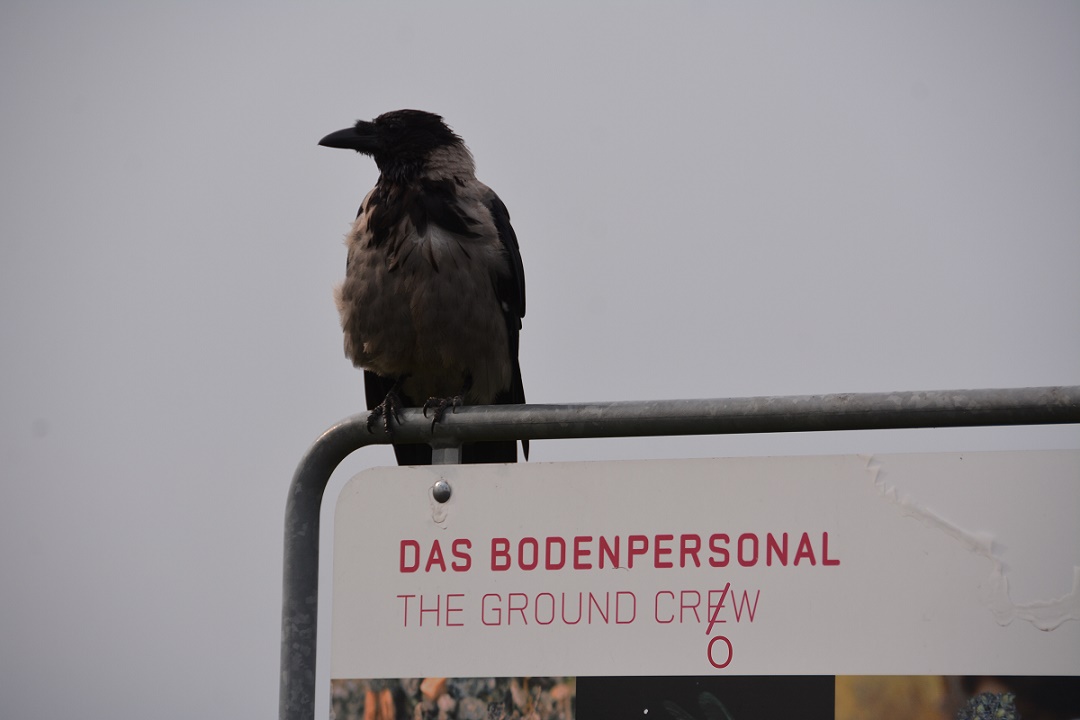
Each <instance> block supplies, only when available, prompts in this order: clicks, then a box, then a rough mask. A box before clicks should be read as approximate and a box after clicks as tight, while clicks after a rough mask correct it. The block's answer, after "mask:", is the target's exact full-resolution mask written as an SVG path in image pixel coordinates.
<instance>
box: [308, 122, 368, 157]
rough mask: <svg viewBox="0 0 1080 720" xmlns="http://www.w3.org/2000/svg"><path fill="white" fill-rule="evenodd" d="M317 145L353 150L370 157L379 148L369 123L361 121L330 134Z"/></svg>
mask: <svg viewBox="0 0 1080 720" xmlns="http://www.w3.org/2000/svg"><path fill="white" fill-rule="evenodd" d="M319 144H320V145H322V146H323V147H331V148H342V149H343V150H355V151H357V152H362V153H365V154H367V155H371V154H373V153H374V152H375V151H376V150H378V148H379V138H378V136H377V134H376V133H375V128H374V126H373V125H372V124H371V123H369V122H362V121H361V122H358V123H356V125H355V126H353V127H351V128H345V129H344V130H338V131H337V132H332V133H330V134H329V135H327V136H326V137H324V138H323V139H322V140H320V141H319Z"/></svg>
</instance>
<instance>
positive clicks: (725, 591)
mask: <svg viewBox="0 0 1080 720" xmlns="http://www.w3.org/2000/svg"><path fill="white" fill-rule="evenodd" d="M730 589H731V583H730V582H729V583H728V584H727V585H725V586H724V589H723V590H721V591H720V602H718V603H716V609H715V610H713V612H712V615H711V616H710V617H709V627H707V628H705V634H706V635H711V634H712V629H713V625H715V624H716V619H717V618H718V617H719V616H720V609H721V608H722V607H724V599H725V598H726V597H727V594H728V590H730Z"/></svg>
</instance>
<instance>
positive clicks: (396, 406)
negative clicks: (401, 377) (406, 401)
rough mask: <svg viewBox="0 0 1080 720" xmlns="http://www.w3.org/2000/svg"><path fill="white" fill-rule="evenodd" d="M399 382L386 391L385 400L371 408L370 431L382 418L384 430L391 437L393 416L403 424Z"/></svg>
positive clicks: (392, 433)
mask: <svg viewBox="0 0 1080 720" xmlns="http://www.w3.org/2000/svg"><path fill="white" fill-rule="evenodd" d="M399 384H400V382H396V383H394V386H393V387H392V388H390V391H389V392H388V393H386V397H384V398H383V401H382V402H381V403H379V404H378V405H376V406H375V407H373V408H371V414H370V415H368V419H367V430H368V432H374V429H373V428H374V427H375V423H377V422H379V420H380V419H381V420H382V426H383V430H385V431H386V434H387V435H389V436H391V437H392V436H393V435H394V428H393V426H391V424H390V418H391V417H393V419H394V420H397V422H398V424H399V425H400V424H401V408H402V404H401V395H399V394H398V385H399ZM425 417H426V415H425Z"/></svg>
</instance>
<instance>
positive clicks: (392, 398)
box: [367, 389, 401, 436]
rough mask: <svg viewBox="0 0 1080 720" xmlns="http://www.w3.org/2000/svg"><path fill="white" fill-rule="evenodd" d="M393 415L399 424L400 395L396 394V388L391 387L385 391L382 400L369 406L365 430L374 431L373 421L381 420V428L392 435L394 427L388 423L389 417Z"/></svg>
mask: <svg viewBox="0 0 1080 720" xmlns="http://www.w3.org/2000/svg"><path fill="white" fill-rule="evenodd" d="M391 417H393V419H394V420H397V422H398V424H399V425H400V424H401V396H400V395H398V394H397V390H394V389H391V390H390V392H388V393H386V397H385V398H383V401H382V402H381V403H379V404H378V405H376V406H375V407H373V408H371V414H370V415H368V419H367V431H368V432H375V430H374V428H375V423H377V422H379V420H380V419H381V420H382V426H383V430H385V431H386V434H387V435H389V436H393V434H394V428H393V427H392V426H391V424H390V418H391Z"/></svg>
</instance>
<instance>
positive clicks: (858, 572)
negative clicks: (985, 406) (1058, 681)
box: [331, 451, 1080, 678]
mask: <svg viewBox="0 0 1080 720" xmlns="http://www.w3.org/2000/svg"><path fill="white" fill-rule="evenodd" d="M439 480H445V481H446V482H447V483H449V485H450V487H451V489H452V497H451V498H450V500H449V501H448V502H447V503H445V504H440V503H438V502H436V501H435V500H434V499H433V498H432V486H433V485H434V484H435V483H436V481H439ZM898 487H899V488H904V489H903V490H901V491H898V490H897V488H898ZM911 488H915V490H912V489H911ZM943 493H944V494H946V495H948V496H949V497H951V498H952V503H951V504H950V503H946V506H948V507H949V508H951V509H950V510H949V512H947V513H945V512H943V511H942V510H941V509H940V507H939V505H940V503H939V502H938V500H936V499H935V498H939V497H941V496H943V495H942V494H943ZM957 498H960V499H961V500H962V507H959V506H958V505H957V504H956V499H957ZM958 507H959V509H957V508H958ZM1002 533H1005V535H1004V536H1003V535H1002ZM1003 537H1004V542H1006V543H1007V544H1006V545H1005V546H1002V545H1001V543H1002V542H1003ZM1021 544H1024V547H1025V548H1026V550H1025V552H1026V554H1025V555H1016V556H1015V557H1013V556H1009V555H1008V553H1009V552H1010V549H1012V550H1015V548H1017V547H1018V546H1019V545H1021ZM1006 558H1008V560H1009V562H1006ZM1078 567H1080V452H1076V451H1060V452H1058V451H1055V452H1008V453H971V454H968V453H964V454H926V455H887V456H873V457H870V456H865V457H864V456H823V457H774V458H731V459H714V460H680V461H635V462H596V463H551V464H544V463H522V464H518V465H510V466H501V465H484V466H480V465H473V466H434V467H422V468H378V469H373V470H368V471H366V472H364V473H361V474H360V475H357V476H356V477H355V478H353V479H352V480H351V481H350V482H349V483H348V484H347V486H346V487H345V489H344V490H343V491H342V494H341V496H340V499H339V500H338V505H337V517H336V538H335V546H334V582H333V619H332V645H333V647H332V660H331V676H332V677H333V678H394V677H418V678H419V677H437V676H442V677H445V676H457V677H481V676H499V677H509V676H543V675H550V676H578V675H605V676H619V675H687V676H689V675H717V674H729V675H812V674H818V675H822V674H825V675H840V674H854V675H884V674H900V675H906V674H985V675H996V674H1004V675H1010V674H1020V675H1033V674H1049V675H1061V674H1065V675H1069V674H1080V589H1078V585H1077V583H1078V580H1077V578H1080V570H1078V569H1077V568H1078ZM1017 577H1020V578H1023V582H1024V585H1025V587H1027V588H1030V587H1033V586H1038V587H1043V586H1045V587H1053V588H1060V591H1059V592H1055V593H1054V594H1053V595H1052V596H1044V597H1036V598H1020V597H1019V596H1018V595H1017V592H1016V590H1015V589H1014V585H1015V578H1017ZM1032 583H1035V585H1032ZM1040 583H1041V585H1040Z"/></svg>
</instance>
